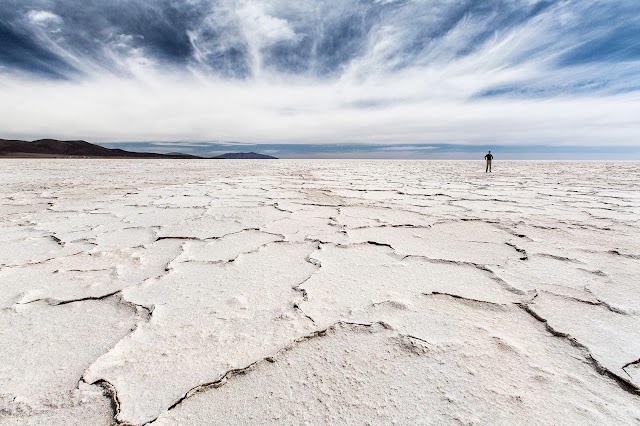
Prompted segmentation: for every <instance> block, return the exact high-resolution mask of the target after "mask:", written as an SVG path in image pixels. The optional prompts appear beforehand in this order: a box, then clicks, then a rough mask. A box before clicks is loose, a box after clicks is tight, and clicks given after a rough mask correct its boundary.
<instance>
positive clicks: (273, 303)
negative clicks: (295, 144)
mask: <svg viewBox="0 0 640 426" xmlns="http://www.w3.org/2000/svg"><path fill="white" fill-rule="evenodd" d="M493 171H494V172H493V173H491V174H488V173H485V172H484V165H483V164H482V162H429V161H421V162H418V161H416V162H408V161H407V162H402V161H372V162H366V161H169V160H152V161H139V160H130V161H128V160H125V161H115V160H3V161H0V179H1V181H2V185H1V186H0V224H1V225H0V308H1V310H0V424H2V425H5V424H6V425H23V424H47V425H69V424H91V425H109V424H112V423H113V421H114V420H113V418H114V416H115V418H116V420H117V421H118V422H121V423H123V424H136V425H138V424H145V423H148V422H152V421H154V424H161V425H186V424H188V425H209V424H225V425H228V424H238V425H244V424H262V425H269V424H335V425H338V424H345V425H346V424H372V425H377V424H380V425H382V424H392V423H396V424H529V423H530V424H544V425H546V424H548V425H555V424H604V423H606V424H619V425H623V424H630V425H631V424H638V422H640V396H639V395H638V389H640V291H639V290H640V230H639V229H638V228H639V227H640V224H639V221H640V192H638V190H637V185H638V182H639V181H640V163H631V162H626V163H624V162H620V163H606V162H592V163H589V162H582V163H578V162H575V163H573V162H555V163H554V162H499V161H496V162H495V163H494V167H493Z"/></svg>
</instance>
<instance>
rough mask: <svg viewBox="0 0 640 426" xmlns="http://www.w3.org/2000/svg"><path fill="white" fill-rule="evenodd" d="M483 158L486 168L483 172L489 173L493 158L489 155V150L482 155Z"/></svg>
mask: <svg viewBox="0 0 640 426" xmlns="http://www.w3.org/2000/svg"><path fill="white" fill-rule="evenodd" d="M484 159H485V160H487V170H485V171H484V172H485V173H487V172H489V173H491V160H493V155H491V151H489V153H488V154H487V155H485V156H484Z"/></svg>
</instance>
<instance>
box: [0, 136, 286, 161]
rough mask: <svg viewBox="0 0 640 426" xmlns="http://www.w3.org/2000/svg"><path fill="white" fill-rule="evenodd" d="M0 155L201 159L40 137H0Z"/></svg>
mask: <svg viewBox="0 0 640 426" xmlns="http://www.w3.org/2000/svg"><path fill="white" fill-rule="evenodd" d="M0 157H4V158H85V157H86V158H167V159H202V158H203V157H197V156H195V155H187V154H182V153H179V152H171V153H169V154H156V153H151V152H131V151H125V150H123V149H110V148H105V147H102V146H99V145H95V144H92V143H89V142H86V141H59V140H55V139H40V140H37V141H33V142H27V141H19V140H7V139H0ZM214 158H216V159H267V158H268V159H273V158H275V157H270V156H268V155H261V154H256V153H254V152H249V153H231V154H224V155H220V156H218V157H214Z"/></svg>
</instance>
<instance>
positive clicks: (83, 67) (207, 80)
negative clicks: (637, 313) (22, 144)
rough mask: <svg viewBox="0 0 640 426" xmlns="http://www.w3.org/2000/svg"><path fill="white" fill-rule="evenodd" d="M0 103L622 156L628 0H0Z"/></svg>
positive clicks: (626, 129) (631, 12) (267, 141)
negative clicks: (610, 153)
mask: <svg viewBox="0 0 640 426" xmlns="http://www.w3.org/2000/svg"><path fill="white" fill-rule="evenodd" d="M0 99H1V102H0V132H1V134H0V137H4V138H21V139H36V138H41V137H55V138H60V139H86V140H90V141H94V142H100V143H109V144H113V143H118V142H121V141H128V142H144V141H154V142H172V143H173V141H189V143H195V142H211V143H214V144H218V145H220V144H222V147H224V146H225V145H224V144H230V143H231V142H234V143H235V142H238V141H239V142H240V143H244V144H258V145H260V148H261V150H263V151H264V150H266V151H274V150H277V149H280V150H281V152H282V149H284V148H282V147H279V146H280V145H291V144H301V146H302V145H304V146H307V147H313V149H311V148H309V150H316V149H317V146H318V145H324V144H334V145H335V144H345V145H344V146H343V148H341V149H340V150H338V151H340V152H343V154H341V155H347V154H346V153H347V152H353V150H354V149H355V150H356V151H358V150H360V151H362V150H364V151H367V150H370V151H371V152H372V153H373V152H375V155H382V153H385V152H386V153H394V152H395V155H396V156H398V155H404V154H398V152H400V151H402V150H403V149H404V150H405V151H407V152H409V151H411V152H414V153H415V155H417V154H418V153H425V152H430V153H435V152H436V151H438V150H440V151H439V152H444V148H443V147H444V146H445V145H451V146H452V147H458V148H460V147H463V148H460V149H459V151H460V152H475V151H476V150H477V151H478V152H479V151H481V150H483V149H484V148H485V147H488V146H495V147H500V146H502V147H504V149H503V151H504V152H505V153H506V152H509V151H511V152H521V151H520V150H523V151H522V152H525V151H527V150H528V151H531V152H543V151H544V152H549V153H551V154H553V153H556V154H558V155H559V156H562V155H565V154H562V155H561V154H560V153H561V152H564V153H566V152H578V151H579V149H582V148H572V147H576V146H581V147H590V148H588V149H586V148H584V149H582V151H580V152H587V151H588V152H591V153H592V154H593V153H594V152H595V151H594V150H596V151H597V150H601V152H604V153H608V152H614V151H615V152H617V153H618V154H619V155H623V154H624V153H628V152H637V151H638V150H637V148H638V147H639V146H640V118H639V117H640V114H639V113H638V111H640V1H638V0H616V1H610V0H609V1H599V0H557V1H551V0H545V1H538V0H492V1H480V0H455V1H454V0H296V1H293V0H290V1H284V0H264V1H260V0H253V1H248V0H184V1H183V0H181V1H178V0H126V1H125V0H113V1H103V0H82V1H79V0H3V1H2V2H0ZM363 144H366V145H368V146H372V148H366V147H364V145H363ZM407 145H415V146H414V147H413V148H412V149H410V148H411V147H410V146H409V147H407ZM123 146H124V145H123ZM141 146H142V145H141ZM146 146H148V147H153V146H156V147H158V146H159V145H146ZM227 146H229V145H227ZM376 146H377V148H376ZM427 146H436V148H427V149H425V147H427ZM178 147H179V148H180V147H182V148H183V149H173V148H172V150H180V151H189V150H193V147H189V144H188V143H181V144H179V146H178ZM350 147H351V148H350ZM353 147H356V148H353ZM403 147H404V148H403ZM508 147H514V148H508ZM541 147H545V148H544V149H542V148H541ZM285 148H286V147H285ZM326 148H327V149H326V150H325V151H326V152H327V156H331V155H333V154H330V153H331V152H336V151H335V150H333V148H330V147H326ZM207 149H209V150H211V151H215V150H216V149H218V148H217V145H213V146H211V147H209V148H207ZM318 149H319V148H318ZM585 149H586V151H585ZM256 150H259V149H256ZM286 150H287V152H290V153H291V155H297V154H295V152H300V151H304V150H303V149H302V148H300V149H296V148H294V147H289V148H286ZM332 150H333V151H332ZM350 150H351V151H350ZM496 150H498V148H496ZM545 150H546V151H545ZM576 150H578V151H576ZM589 150H591V151H589ZM320 151H321V150H320ZM307 152H311V151H307ZM313 152H316V151H313ZM598 152H600V151H598ZM314 155H315V154H314ZM371 155H374V154H371ZM389 155H391V154H389ZM421 155H424V154H421ZM590 155H591V154H590ZM593 155H596V156H598V155H600V154H593Z"/></svg>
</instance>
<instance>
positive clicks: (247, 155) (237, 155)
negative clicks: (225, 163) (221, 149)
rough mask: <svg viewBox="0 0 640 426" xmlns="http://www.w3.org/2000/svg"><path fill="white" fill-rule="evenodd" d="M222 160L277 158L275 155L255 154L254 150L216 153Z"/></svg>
mask: <svg viewBox="0 0 640 426" xmlns="http://www.w3.org/2000/svg"><path fill="white" fill-rule="evenodd" d="M213 158H220V159H223V160H277V158H276V157H272V156H270V155H264V154H257V153H255V152H230V153H228V154H222V155H218V156H217V157H213Z"/></svg>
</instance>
